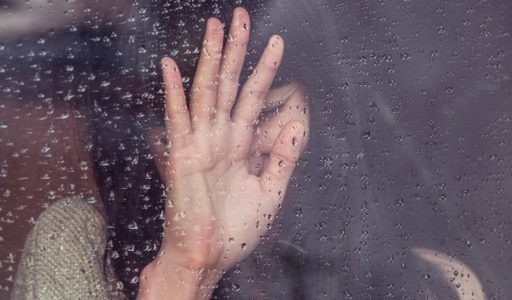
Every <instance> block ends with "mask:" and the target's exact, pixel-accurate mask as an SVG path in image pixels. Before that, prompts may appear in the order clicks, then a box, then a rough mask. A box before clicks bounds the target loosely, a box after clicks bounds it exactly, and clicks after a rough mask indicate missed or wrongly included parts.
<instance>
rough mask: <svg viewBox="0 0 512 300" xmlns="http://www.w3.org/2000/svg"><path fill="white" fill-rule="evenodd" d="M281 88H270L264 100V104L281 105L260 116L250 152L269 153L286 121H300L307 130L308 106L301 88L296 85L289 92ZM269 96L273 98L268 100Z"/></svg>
mask: <svg viewBox="0 0 512 300" xmlns="http://www.w3.org/2000/svg"><path fill="white" fill-rule="evenodd" d="M283 88H284V87H283ZM283 88H278V89H274V90H271V91H270V92H269V94H268V97H267V99H266V100H265V102H266V104H270V105H276V103H281V105H280V106H278V107H274V109H272V110H271V111H267V112H265V113H264V114H262V115H261V116H260V118H259V120H258V125H257V126H256V129H255V130H254V138H253V142H252V145H251V153H253V154H254V153H256V152H260V153H263V154H268V153H270V151H271V149H272V146H273V145H274V142H275V140H276V138H277V136H278V135H279V133H280V132H281V130H282V129H283V127H284V125H286V124H288V122H291V121H300V122H301V123H302V124H303V125H304V127H305V129H306V132H308V131H309V106H308V103H307V102H306V97H305V95H304V93H303V91H302V89H301V88H299V87H298V86H297V87H296V88H295V89H294V90H292V91H291V92H290V91H285V90H283ZM276 90H277V91H276ZM279 90H281V91H283V92H285V93H282V94H280V93H278V91H279ZM271 94H273V95H271ZM271 96H272V98H273V99H271V100H269V99H268V98H269V97H271ZM285 97H286V98H285ZM283 102H284V103H283ZM306 139H307V136H306Z"/></svg>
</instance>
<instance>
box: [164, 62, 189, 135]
mask: <svg viewBox="0 0 512 300" xmlns="http://www.w3.org/2000/svg"><path fill="white" fill-rule="evenodd" d="M162 70H163V77H164V86H165V123H166V131H167V137H168V138H169V139H170V143H171V145H175V144H179V143H180V142H181V141H182V140H184V138H185V137H186V136H187V135H188V134H189V133H190V132H191V126H190V115H189V112H188V108H187V102H186V99H185V91H184V90H183V82H182V81H181V75H180V71H179V69H178V66H177V65H176V62H174V60H172V59H171V58H169V57H165V58H164V59H162Z"/></svg>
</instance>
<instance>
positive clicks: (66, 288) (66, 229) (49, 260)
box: [11, 197, 124, 300]
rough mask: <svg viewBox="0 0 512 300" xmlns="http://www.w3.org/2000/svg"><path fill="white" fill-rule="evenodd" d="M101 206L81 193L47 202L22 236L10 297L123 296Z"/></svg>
mask: <svg viewBox="0 0 512 300" xmlns="http://www.w3.org/2000/svg"><path fill="white" fill-rule="evenodd" d="M106 229H107V227H106V222H105V218H104V217H103V215H102V214H101V212H100V210H99V209H98V208H97V207H96V206H95V205H93V204H91V203H88V202H87V201H85V200H83V199H82V198H81V197H70V198H64V199H61V200H59V201H57V202H54V203H53V204H51V205H50V206H49V207H48V209H46V210H45V211H44V212H43V213H42V214H41V215H40V216H39V218H38V220H37V223H36V224H35V226H34V228H33V229H32V231H31V232H30V234H29V235H28V236H27V239H26V241H25V246H24V249H23V254H22V257H21V261H20V263H19V266H18V271H17V273H16V278H15V282H14V288H13V292H12V294H11V299H13V300H22V299H23V300H25V299H26V300H33V299H34V300H35V299H74V300H76V299H124V296H123V294H122V292H121V289H122V286H121V285H120V283H119V282H118V281H117V279H116V277H115V276H114V272H113V269H112V266H111V264H110V259H109V256H108V255H107V248H106V245H107V230H106Z"/></svg>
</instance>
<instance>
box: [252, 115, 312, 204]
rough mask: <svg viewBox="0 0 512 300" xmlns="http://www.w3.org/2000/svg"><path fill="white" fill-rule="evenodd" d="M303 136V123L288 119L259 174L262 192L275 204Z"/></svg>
mask: <svg viewBox="0 0 512 300" xmlns="http://www.w3.org/2000/svg"><path fill="white" fill-rule="evenodd" d="M305 136H306V132H305V129H304V125H303V124H302V123H301V122H299V121H290V122H288V123H287V124H286V125H285V126H284V128H283V129H282V130H281V132H280V133H279V136H278V137H277V139H276V140H275V142H274V145H273V146H272V150H271V152H270V159H269V162H268V164H267V165H266V167H265V169H264V170H263V172H262V174H261V176H260V185H261V188H262V190H263V192H264V193H265V194H267V195H268V196H269V197H270V199H271V200H272V201H273V202H274V204H276V205H278V204H280V203H281V201H282V200H283V197H284V194H285V192H286V187H287V186H288V182H289V181H290V177H291V176H292V173H293V170H294V169H295V164H296V163H297V160H298V159H299V156H300V153H301V150H302V147H303V144H304V140H305Z"/></svg>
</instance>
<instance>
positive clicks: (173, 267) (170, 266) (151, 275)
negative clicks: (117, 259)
mask: <svg viewBox="0 0 512 300" xmlns="http://www.w3.org/2000/svg"><path fill="white" fill-rule="evenodd" d="M222 275H223V272H222V271H218V270H216V269H202V268H192V267H188V265H187V264H185V263H184V262H180V261H179V259H178V260H177V259H176V258H171V257H170V255H165V256H159V257H157V258H156V259H155V260H154V261H153V262H151V263H150V264H148V265H147V266H146V267H145V268H144V269H143V271H142V273H141V276H140V286H139V293H138V296H137V299H209V298H210V297H211V295H212V293H213V291H214V289H215V288H216V286H217V283H218V281H219V280H220V278H221V277H222Z"/></svg>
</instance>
